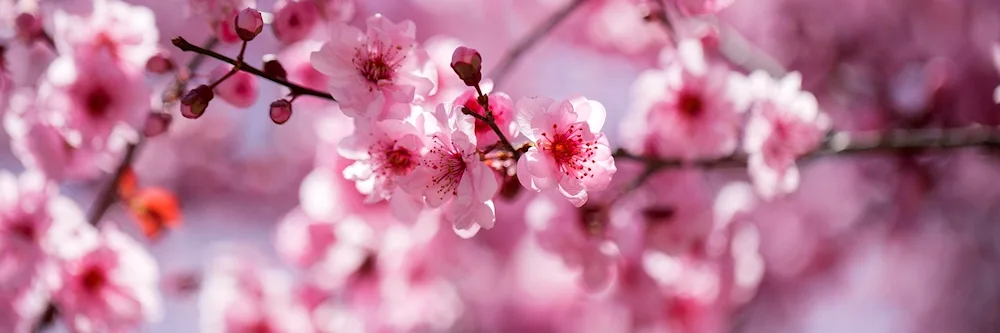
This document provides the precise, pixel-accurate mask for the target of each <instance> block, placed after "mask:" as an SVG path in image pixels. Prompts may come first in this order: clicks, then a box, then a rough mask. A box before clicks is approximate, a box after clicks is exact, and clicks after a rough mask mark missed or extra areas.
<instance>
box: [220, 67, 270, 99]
mask: <svg viewBox="0 0 1000 333" xmlns="http://www.w3.org/2000/svg"><path fill="white" fill-rule="evenodd" d="M232 68H233V66H232V65H229V64H221V65H219V66H216V67H215V69H213V70H212V73H211V76H212V80H213V81H214V80H218V79H220V78H222V77H223V76H225V75H226V73H229V71H230V69H232ZM259 90H260V89H259V88H258V87H257V78H256V77H255V76H253V74H250V73H247V72H244V71H237V72H236V73H235V74H233V75H232V76H230V77H229V78H227V79H226V80H225V81H222V82H221V83H219V85H217V86H215V88H214V89H213V92H214V93H215V96H216V97H219V98H221V99H223V100H225V101H226V102H228V103H229V104H232V105H233V106H235V107H238V108H244V109H245V108H249V107H251V106H253V104H254V103H255V102H257V95H258V93H259Z"/></svg>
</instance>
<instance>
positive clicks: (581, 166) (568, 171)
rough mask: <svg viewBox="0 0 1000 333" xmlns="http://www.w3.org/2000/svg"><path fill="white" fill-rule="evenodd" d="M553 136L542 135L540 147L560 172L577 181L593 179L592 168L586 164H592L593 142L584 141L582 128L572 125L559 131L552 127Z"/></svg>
mask: <svg viewBox="0 0 1000 333" xmlns="http://www.w3.org/2000/svg"><path fill="white" fill-rule="evenodd" d="M552 133H555V134H553V135H551V136H550V135H549V134H548V133H542V137H543V138H544V139H545V140H544V141H546V142H543V143H542V144H541V145H540V146H541V149H542V150H543V151H546V152H548V154H549V155H551V156H552V158H553V159H554V160H555V162H556V165H558V166H559V169H560V171H562V172H563V174H565V175H567V176H572V177H575V178H577V179H583V178H584V177H593V174H592V173H591V171H592V168H590V167H588V166H586V164H587V163H594V160H593V158H594V151H595V150H596V148H597V147H596V145H595V142H593V141H584V139H583V127H582V126H581V125H579V124H572V125H570V126H569V128H567V129H566V130H564V131H559V126H558V125H552Z"/></svg>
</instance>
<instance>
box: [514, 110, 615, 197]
mask: <svg viewBox="0 0 1000 333" xmlns="http://www.w3.org/2000/svg"><path fill="white" fill-rule="evenodd" d="M516 108H517V126H518V128H519V129H520V132H521V133H522V134H524V135H525V136H526V137H527V138H528V140H531V141H532V143H534V146H532V147H531V149H529V150H528V151H527V152H526V153H525V154H524V155H522V156H521V158H520V160H518V162H517V173H518V180H520V182H521V185H523V186H524V187H525V188H528V189H531V190H534V191H542V190H547V189H552V188H555V187H558V189H559V192H560V193H562V195H564V196H566V198H567V199H569V201H570V202H571V203H573V205H575V206H577V207H580V206H583V204H584V203H586V202H587V192H588V191H600V190H603V189H604V188H605V187H607V185H608V183H609V182H610V181H611V177H612V176H613V175H614V173H615V171H616V170H617V169H616V168H615V161H614V158H613V157H612V156H611V148H609V147H608V138H607V137H606V136H604V133H601V132H600V130H601V127H602V126H604V119H605V117H606V116H607V114H606V111H605V110H604V106H603V105H601V103H598V102H596V101H592V100H588V99H586V98H583V97H577V98H574V99H571V100H566V101H560V102H555V101H553V100H551V99H548V98H541V97H536V98H522V99H521V100H519V101H518V102H517V105H516Z"/></svg>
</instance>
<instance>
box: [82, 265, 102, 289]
mask: <svg viewBox="0 0 1000 333" xmlns="http://www.w3.org/2000/svg"><path fill="white" fill-rule="evenodd" d="M81 280H82V281H83V289H84V290H85V291H87V292H90V293H95V292H97V291H99V290H101V288H102V287H103V286H104V284H105V283H106V282H107V277H106V276H104V271H102V270H101V269H100V268H98V267H90V268H87V270H86V271H85V272H83V275H82V276H81Z"/></svg>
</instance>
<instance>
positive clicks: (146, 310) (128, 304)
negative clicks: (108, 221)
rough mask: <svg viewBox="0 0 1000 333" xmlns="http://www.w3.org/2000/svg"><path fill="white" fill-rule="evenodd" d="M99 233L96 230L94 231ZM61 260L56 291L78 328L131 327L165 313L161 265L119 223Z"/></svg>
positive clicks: (72, 324) (74, 327)
mask: <svg viewBox="0 0 1000 333" xmlns="http://www.w3.org/2000/svg"><path fill="white" fill-rule="evenodd" d="M92 232H95V231H92ZM93 236H94V237H92V238H88V240H91V241H90V242H86V243H85V244H84V245H82V248H79V249H76V250H75V251H66V254H64V255H65V257H63V259H62V262H61V263H60V264H59V276H60V283H59V286H58V287H57V288H56V289H55V291H54V293H53V300H54V301H55V303H56V306H57V307H58V308H59V314H60V318H62V319H63V320H65V322H66V323H67V324H68V325H69V326H70V327H71V328H72V330H73V331H75V332H130V331H133V330H135V329H137V328H138V327H139V325H141V324H142V323H143V322H146V321H155V320H158V319H159V318H160V317H161V316H162V313H161V311H162V309H161V308H160V296H159V291H158V289H157V287H158V279H159V277H158V273H157V271H158V269H157V266H156V262H155V261H154V260H153V258H152V257H151V256H150V255H149V254H148V253H147V252H146V250H145V249H143V248H142V246H140V245H139V244H138V243H136V241H135V240H133V239H131V238H130V237H129V236H127V235H125V234H124V233H122V232H120V231H118V229H117V228H115V227H113V226H105V227H103V228H102V230H101V231H100V234H99V235H93Z"/></svg>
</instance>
